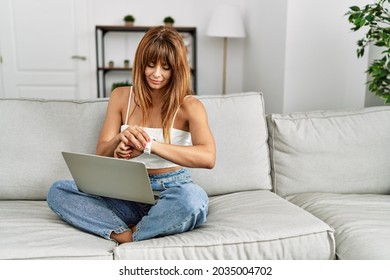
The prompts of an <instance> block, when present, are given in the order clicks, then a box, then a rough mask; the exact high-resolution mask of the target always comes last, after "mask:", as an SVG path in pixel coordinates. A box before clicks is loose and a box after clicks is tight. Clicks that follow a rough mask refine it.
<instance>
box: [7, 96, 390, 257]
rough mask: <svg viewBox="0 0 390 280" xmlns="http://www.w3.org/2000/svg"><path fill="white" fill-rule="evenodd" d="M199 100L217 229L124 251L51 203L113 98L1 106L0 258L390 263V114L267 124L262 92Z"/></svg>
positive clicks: (293, 118) (201, 178) (201, 175)
mask: <svg viewBox="0 0 390 280" xmlns="http://www.w3.org/2000/svg"><path fill="white" fill-rule="evenodd" d="M198 98H199V99H200V100H201V101H202V102H203V104H204V105H205V107H206V109H207V111H208V114H209V120H210V126H211V128H212V130H213V133H214V136H215V139H216V142H217V163H216V166H215V168H214V169H213V170H202V169H193V170H191V172H192V174H193V177H194V180H195V181H196V182H197V183H199V185H201V186H202V187H203V188H204V189H205V190H206V192H207V193H208V195H209V196H210V205H209V216H208V221H207V223H205V224H204V225H202V226H201V227H199V228H197V229H195V230H193V231H191V232H186V233H183V234H178V235H173V236H167V237H161V238H155V239H151V240H146V241H141V242H134V243H127V244H122V245H119V246H118V245H117V244H116V243H115V242H113V241H108V240H104V239H102V238H100V237H97V236H94V235H91V234H88V233H85V232H82V231H80V230H78V229H75V228H73V227H71V226H69V225H67V224H66V223H65V222H63V221H62V220H60V219H59V218H58V217H57V216H56V215H55V214H54V213H53V212H51V210H50V209H49V208H48V207H47V204H46V201H45V199H46V196H47V192H48V189H49V187H50V185H51V184H52V183H53V182H54V181H55V180H57V179H65V178H71V177H70V174H69V172H68V170H67V168H66V165H65V163H64V161H63V159H62V156H61V151H75V152H83V153H94V150H95V145H96V140H97V136H98V134H99V131H100V127H101V124H102V120H103V118H104V114H105V109H106V106H107V100H106V99H97V100H85V101H66V100H27V99H19V100H12V99H0V115H1V118H0V127H1V133H0V259H269V260H271V259H336V258H343V259H344V258H350V259H357V258H363V259H365V258H374V259H376V258H390V252H389V250H388V249H387V248H384V247H389V246H382V247H381V246H379V245H380V242H381V241H380V240H382V242H384V243H382V245H384V244H387V245H389V239H388V236H390V234H389V230H390V224H389V219H388V216H389V213H390V212H389V206H388V205H389V204H390V203H389V202H390V200H389V199H388V196H386V195H385V194H389V193H390V175H389V173H390V172H385V168H383V166H387V167H388V166H389V163H390V159H389V157H386V155H388V154H390V148H389V147H390V146H389V145H386V142H387V144H388V143H389V138H390V128H389V125H386V123H385V118H387V120H388V119H389V117H390V108H388V107H383V108H374V109H366V110H362V111H356V112H354V113H352V114H351V113H350V112H343V113H336V115H337V116H333V115H332V113H330V112H328V113H326V114H325V113H323V114H320V113H313V114H314V115H312V114H311V113H308V114H302V115H300V114H299V115H286V116H282V115H272V116H268V119H266V117H265V115H264V104H263V98H262V95H261V94H259V93H254V92H248V93H240V94H232V95H227V96H198ZM350 114H351V115H350ZM344 119H345V120H344ZM267 122H268V125H267ZM363 126H364V127H363ZM378 126H380V127H381V129H380V130H379V129H378ZM268 129H269V130H268ZM268 131H269V132H268ZM361 136H365V137H364V139H363V140H360V139H361ZM333 148H335V150H333ZM367 149H368V150H367ZM363 151H364V152H363ZM356 166H359V167H360V169H358V168H356ZM340 192H342V193H346V192H347V193H346V194H336V193H340ZM366 193H370V194H366ZM361 205H364V207H366V208H362V207H361ZM345 209H348V210H350V213H349V215H345ZM366 209H367V211H365V210H366ZM356 231H358V233H356ZM386 234H387V237H386ZM355 235H358V236H356V238H355ZM351 236H353V238H352V237H351ZM335 237H336V239H335ZM362 237H363V240H364V241H363V240H362V239H361V238H362ZM368 239H369V240H372V242H371V243H372V244H371V243H369V244H368V243H367V242H366V241H367V240H368ZM386 242H387V243H386ZM374 243H375V244H374ZM368 245H370V246H371V245H372V246H375V245H378V247H379V249H378V248H377V247H375V250H380V252H381V253H372V252H371V250H370V247H369V246H368ZM363 247H364V248H363Z"/></svg>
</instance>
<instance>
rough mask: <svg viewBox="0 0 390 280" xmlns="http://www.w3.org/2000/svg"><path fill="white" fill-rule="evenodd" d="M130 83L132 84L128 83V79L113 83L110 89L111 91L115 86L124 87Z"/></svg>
mask: <svg viewBox="0 0 390 280" xmlns="http://www.w3.org/2000/svg"><path fill="white" fill-rule="evenodd" d="M132 85H133V84H132V83H129V81H125V82H117V83H113V84H112V86H111V91H113V90H114V89H115V88H117V87H125V86H132Z"/></svg>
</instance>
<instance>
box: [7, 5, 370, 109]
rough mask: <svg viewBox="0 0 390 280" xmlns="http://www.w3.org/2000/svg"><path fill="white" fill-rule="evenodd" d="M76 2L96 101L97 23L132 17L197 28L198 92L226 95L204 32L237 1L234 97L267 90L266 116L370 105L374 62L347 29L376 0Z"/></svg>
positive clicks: (230, 82) (217, 56)
mask: <svg viewBox="0 0 390 280" xmlns="http://www.w3.org/2000/svg"><path fill="white" fill-rule="evenodd" d="M64 1H67V0H64ZM78 1H82V2H83V3H85V9H82V10H83V11H79V12H80V13H83V14H79V15H78V17H80V18H79V21H82V24H80V26H85V29H84V30H82V33H81V34H82V35H81V36H80V38H79V39H80V40H81V41H82V42H83V43H84V44H85V48H84V50H83V51H86V52H87V54H86V55H87V56H88V62H87V63H88V66H89V73H88V74H87V76H88V77H85V80H88V81H89V83H90V86H89V88H90V89H91V90H90V93H89V96H90V97H95V96H96V60H95V59H96V57H95V33H94V30H95V25H118V24H123V21H122V18H123V16H124V15H126V14H133V15H134V16H135V18H136V22H135V24H136V25H158V24H162V19H163V18H164V17H165V16H168V15H170V16H173V17H174V18H175V19H176V23H175V24H176V25H177V26H195V27H197V31H198V34H197V35H198V46H197V47H198V53H197V55H198V61H197V66H198V68H197V70H198V94H201V95H205V94H218V93H220V92H221V88H222V87H221V84H222V59H223V57H222V51H223V40H222V39H220V38H212V37H207V36H206V35H205V33H206V28H207V23H208V20H209V18H210V16H211V13H212V11H213V10H214V8H216V7H217V6H218V5H219V4H222V3H231V4H234V5H236V6H237V8H238V9H239V10H240V11H241V13H242V14H243V16H244V18H245V25H246V32H247V37H246V38H244V39H229V41H228V65H227V92H228V93H233V92H242V91H262V92H263V93H264V97H265V101H266V112H267V113H273V112H292V111H305V110H316V109H338V108H347V107H362V106H364V104H366V105H367V104H372V102H369V101H367V100H366V87H365V83H366V78H367V77H366V74H365V71H366V68H367V59H368V58H367V56H366V57H364V58H360V59H358V58H357V57H356V40H357V39H358V38H359V37H360V36H359V34H355V33H353V32H351V31H350V30H349V29H350V27H351V26H350V25H349V23H348V21H347V17H346V16H345V15H344V14H345V13H346V12H347V11H348V7H349V6H351V5H360V6H361V5H363V4H364V3H366V2H367V1H368V2H370V1H373V0H367V1H366V0H330V1H322V0H294V1H288V0H278V1H269V0H244V1H243V0H207V1H206V0H201V1H199V0H166V1H159V0H148V1H142V0H132V1H128V0H112V1H106V0H78ZM3 44H5V42H3ZM117 47H119V48H123V44H118V46H117ZM125 47H126V46H125ZM0 71H1V70H0ZM0 73H1V72H0ZM1 82H2V81H1V78H0V88H1ZM0 94H1V92H0ZM83 96H88V94H86V95H83Z"/></svg>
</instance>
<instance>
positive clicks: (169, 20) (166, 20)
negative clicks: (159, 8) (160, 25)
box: [164, 16, 175, 26]
mask: <svg viewBox="0 0 390 280" xmlns="http://www.w3.org/2000/svg"><path fill="white" fill-rule="evenodd" d="M164 23H165V25H166V26H172V25H173V24H174V23H175V20H174V18H173V17H170V16H168V17H165V18H164Z"/></svg>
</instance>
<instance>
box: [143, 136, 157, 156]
mask: <svg viewBox="0 0 390 280" xmlns="http://www.w3.org/2000/svg"><path fill="white" fill-rule="evenodd" d="M153 141H156V139H150V141H149V142H148V143H146V146H145V149H144V154H147V155H150V154H151V152H152V143H153Z"/></svg>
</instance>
